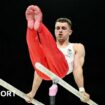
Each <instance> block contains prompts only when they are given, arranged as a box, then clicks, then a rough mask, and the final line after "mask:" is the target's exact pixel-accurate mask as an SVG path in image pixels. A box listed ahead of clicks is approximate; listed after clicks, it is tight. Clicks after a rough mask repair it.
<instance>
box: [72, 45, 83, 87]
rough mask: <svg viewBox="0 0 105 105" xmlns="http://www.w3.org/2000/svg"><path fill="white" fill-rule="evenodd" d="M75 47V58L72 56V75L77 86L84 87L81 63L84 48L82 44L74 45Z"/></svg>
mask: <svg viewBox="0 0 105 105" xmlns="http://www.w3.org/2000/svg"><path fill="white" fill-rule="evenodd" d="M74 49H75V51H76V52H75V58H74V70H73V75H74V79H75V82H76V84H77V86H78V88H79V87H84V77H83V68H82V67H83V64H84V57H85V49H84V46H83V45H82V44H78V45H76V46H74Z"/></svg>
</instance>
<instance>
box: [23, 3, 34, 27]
mask: <svg viewBox="0 0 105 105" xmlns="http://www.w3.org/2000/svg"><path fill="white" fill-rule="evenodd" d="M25 15H26V20H27V26H28V28H30V29H33V28H34V21H35V20H34V15H35V13H34V5H31V6H29V7H28V8H27V9H26V12H25Z"/></svg>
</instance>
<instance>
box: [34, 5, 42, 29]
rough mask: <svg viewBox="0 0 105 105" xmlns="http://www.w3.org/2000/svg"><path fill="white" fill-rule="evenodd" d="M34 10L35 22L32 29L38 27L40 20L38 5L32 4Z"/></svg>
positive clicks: (40, 14)
mask: <svg viewBox="0 0 105 105" xmlns="http://www.w3.org/2000/svg"><path fill="white" fill-rule="evenodd" d="M34 10H35V12H34V13H35V16H34V19H35V23H34V29H35V30H38V29H39V27H40V23H41V22H42V12H41V10H40V8H39V7H38V6H34Z"/></svg>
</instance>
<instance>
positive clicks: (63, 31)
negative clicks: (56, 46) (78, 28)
mask: <svg viewBox="0 0 105 105" xmlns="http://www.w3.org/2000/svg"><path fill="white" fill-rule="evenodd" d="M71 33H72V30H71V28H70V27H69V25H68V23H67V22H56V24H55V37H56V40H57V41H67V40H68V41H69V36H70V35H71Z"/></svg>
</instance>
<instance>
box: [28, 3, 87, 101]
mask: <svg viewBox="0 0 105 105" xmlns="http://www.w3.org/2000/svg"><path fill="white" fill-rule="evenodd" d="M26 20H27V34H26V40H27V45H28V49H29V54H30V58H31V62H32V65H33V67H34V69H35V73H34V79H33V85H32V90H31V91H30V92H29V93H28V94H27V96H28V97H29V98H30V100H27V102H31V100H32V98H33V97H34V96H35V94H36V92H37V90H38V88H39V86H40V84H41V82H42V80H43V79H44V80H50V78H49V77H47V76H46V75H44V74H43V73H41V72H40V71H39V70H37V69H36V68H35V63H36V62H40V63H41V64H43V65H44V66H45V67H47V68H48V69H49V70H51V71H52V72H53V73H55V74H56V75H58V76H59V77H60V78H63V77H65V76H66V75H67V74H68V72H69V69H70V67H69V65H68V62H67V59H65V56H64V54H63V53H62V51H60V48H59V49H58V47H60V46H59V43H57V44H56V42H55V40H54V38H53V36H52V34H51V33H50V31H49V30H48V29H47V27H46V26H45V25H44V24H43V23H42V12H41V10H40V8H39V7H38V6H35V5H31V6H29V7H28V8H27V10H26ZM56 25H63V24H62V23H61V24H60V23H59V22H58V23H57V24H56ZM66 25H67V23H66V24H65V26H66ZM66 27H68V26H66ZM59 28H60V27H59ZM69 28H70V27H69ZM69 28H68V30H67V37H68V34H71V33H72V32H71V31H70V30H69ZM56 29H57V30H58V26H56ZM57 30H56V31H57ZM64 30H66V28H65V29H64ZM61 34H62V33H61ZM61 34H60V37H59V38H61V36H62V35H61ZM65 38H66V37H65ZM67 43H68V40H67ZM63 47H64V46H63ZM75 49H76V50H77V49H79V50H81V49H83V46H82V45H81V44H79V45H75ZM76 50H75V51H76ZM79 50H78V51H77V52H78V53H77V57H78V58H76V57H75V59H77V60H75V61H76V62H75V65H76V66H75V69H77V67H79V70H75V72H74V77H75V80H76V83H77V85H78V87H79V88H80V90H82V92H83V94H84V95H85V96H86V98H85V99H84V100H82V101H83V102H86V101H87V100H88V99H89V94H88V93H86V92H85V90H84V88H83V87H84V86H83V85H84V84H83V74H82V72H81V70H82V68H81V67H82V65H83V57H84V54H83V53H81V52H84V50H81V51H79ZM74 54H75V53H74ZM75 55H76V54H75ZM78 55H79V56H78ZM80 57H81V58H80ZM79 59H81V61H79ZM77 62H79V63H77ZM78 71H79V72H78ZM77 73H79V76H78V75H77ZM80 76H81V77H80ZM79 78H80V79H79Z"/></svg>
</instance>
